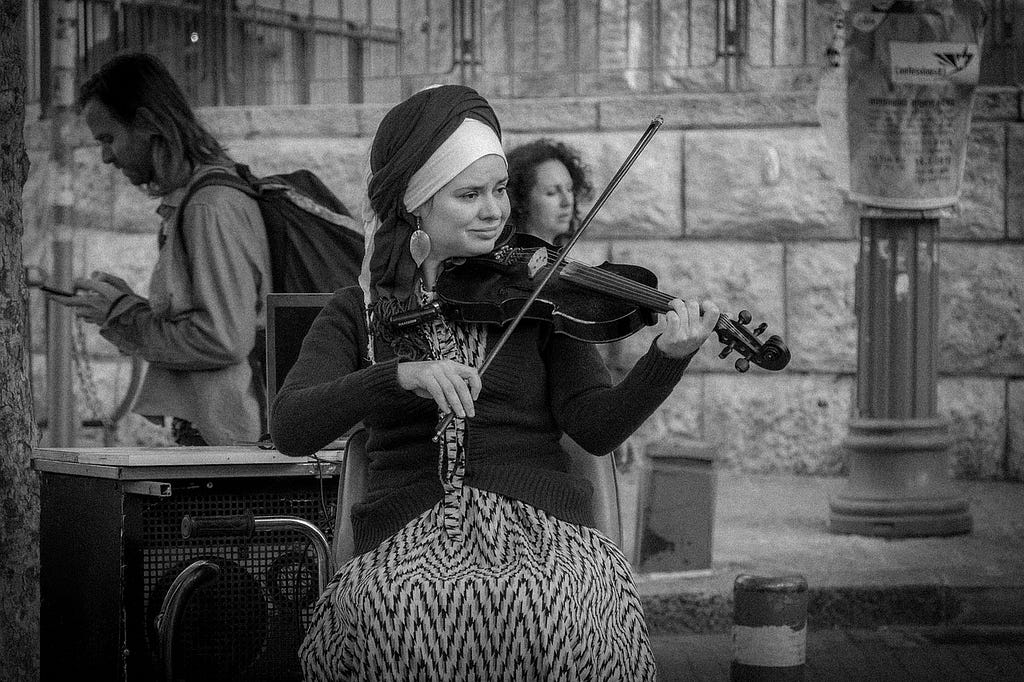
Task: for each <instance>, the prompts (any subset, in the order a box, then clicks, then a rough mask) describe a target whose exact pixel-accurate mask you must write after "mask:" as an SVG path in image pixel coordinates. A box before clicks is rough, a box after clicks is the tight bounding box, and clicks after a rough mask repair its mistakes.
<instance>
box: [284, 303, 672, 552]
mask: <svg viewBox="0 0 1024 682" xmlns="http://www.w3.org/2000/svg"><path fill="white" fill-rule="evenodd" d="M549 328H550V327H549V326H548V325H545V324H544V323H539V322H530V321H524V322H523V323H522V324H521V325H520V326H519V327H518V328H517V329H516V331H515V333H514V334H512V336H511V337H510V338H509V340H508V342H507V343H506V344H505V346H504V347H503V348H502V349H501V351H500V352H499V353H498V355H497V357H495V359H494V361H493V362H492V363H491V365H490V366H489V367H488V370H487V372H486V374H484V376H483V377H482V381H483V390H482V391H481V393H480V397H479V398H478V399H477V400H476V401H475V403H474V406H475V410H476V416H475V417H473V418H472V419H469V420H467V422H466V440H465V448H466V475H465V483H466V485H469V486H473V487H475V488H478V489H481V490H488V491H491V492H494V493H499V494H501V495H505V496H507V497H510V498H514V499H517V500H522V501H523V502H526V503H528V504H530V505H532V506H534V507H537V508H539V509H543V510H544V511H546V512H548V513H550V514H552V515H553V516H555V517H557V518H560V519H563V520H565V521H568V522H570V523H576V524H581V525H593V519H592V518H591V517H592V515H591V513H590V511H589V510H590V505H591V495H592V489H591V486H590V483H589V481H586V480H584V479H581V478H578V477H574V476H570V475H569V474H568V473H566V471H567V465H568V457H567V455H566V454H565V452H564V451H563V450H562V448H561V446H560V445H559V439H560V438H561V436H562V433H563V432H564V433H566V434H568V435H569V436H570V437H571V438H572V439H573V440H575V441H576V442H577V443H579V445H580V446H582V447H583V448H584V449H585V450H587V451H589V452H593V453H597V454H604V453H608V452H610V451H612V450H613V449H615V448H616V447H617V446H618V445H620V444H621V443H622V442H623V441H624V440H625V439H626V438H627V437H628V436H629V435H630V434H632V433H633V432H634V431H635V430H636V429H637V428H638V427H639V426H640V425H641V424H642V423H643V421H644V420H645V419H646V418H647V417H648V416H650V414H651V413H652V412H653V411H654V410H655V409H656V408H657V407H658V405H660V404H661V403H662V401H664V400H665V398H667V397H668V395H669V393H671V391H672V389H673V387H674V386H675V385H676V383H677V382H678V381H679V379H680V377H681V376H682V374H683V371H684V370H685V369H686V366H687V364H689V358H685V359H674V358H670V357H668V356H666V355H664V354H663V353H662V352H661V351H660V350H659V349H658V348H657V346H656V345H655V344H653V343H652V345H651V348H650V349H649V350H648V352H647V354H646V355H644V356H643V357H642V358H640V360H638V361H637V363H636V365H635V366H634V367H633V369H632V370H631V371H630V372H629V374H628V375H627V376H626V377H625V378H624V379H623V380H622V381H621V382H619V383H618V384H617V385H615V386H612V382H611V376H610V375H609V373H608V370H607V369H606V368H605V365H604V362H603V361H602V359H601V356H600V354H599V353H598V352H597V349H596V348H595V347H594V346H592V345H590V344H587V343H582V342H579V341H576V340H574V339H571V338H569V337H567V336H564V335H561V334H551V333H549V332H548V331H547V330H548V329H549ZM500 332H501V330H500V328H498V327H494V328H492V329H491V330H490V331H489V337H490V339H491V342H492V343H493V342H494V341H495V340H496V339H497V337H498V335H499V334H500ZM366 344H367V337H366V325H365V318H364V309H363V302H362V291H361V290H360V289H359V288H358V287H350V288H347V289H343V290H341V291H339V292H337V293H336V294H335V295H334V297H333V298H332V299H331V301H330V302H329V303H328V305H327V306H326V307H325V308H324V310H323V311H322V312H321V313H320V315H319V316H318V317H317V319H316V321H315V322H314V323H313V326H312V327H311V329H310V331H309V333H308V335H307V336H306V338H305V341H303V344H302V352H301V354H300V356H299V359H298V360H297V361H296V363H295V365H294V366H293V367H292V369H291V371H290V372H289V373H288V377H287V379H286V380H285V382H284V385H283V386H282V387H281V390H280V391H279V392H278V394H277V398H276V399H275V400H274V404H273V406H272V414H271V434H272V436H273V438H274V443H275V445H276V446H277V447H278V449H279V450H280V451H281V452H283V453H285V454H288V455H309V454H312V453H314V452H316V451H317V450H318V449H320V448H322V447H324V446H325V445H327V444H328V443H330V442H331V441H332V440H334V439H336V438H338V437H339V436H341V435H342V434H344V433H345V432H346V431H348V430H349V429H350V428H351V427H353V426H355V425H356V424H358V423H359V422H360V421H362V422H363V424H364V425H365V426H366V428H367V429H368V431H369V440H368V442H367V455H368V458H369V462H370V464H369V471H368V481H367V497H366V499H365V500H364V501H363V502H362V503H361V504H357V505H355V506H354V507H353V509H352V527H353V534H354V538H355V551H356V553H362V552H365V551H367V550H369V549H372V548H373V547H375V546H376V545H378V544H379V543H380V542H381V541H382V540H384V539H386V538H388V537H390V536H391V535H393V534H394V533H395V532H397V531H398V530H399V529H401V528H402V527H403V526H404V525H405V524H406V523H408V522H409V521H411V520H412V519H413V518H415V517H416V516H418V515H419V514H420V513H422V512H424V511H426V510H427V509H429V508H430V507H432V506H433V505H434V504H435V503H437V502H438V501H439V500H441V499H442V497H443V490H442V488H441V483H440V481H439V480H438V474H437V457H438V452H437V444H436V443H433V442H432V441H431V437H432V436H433V433H434V428H435V427H436V425H437V419H438V414H437V407H436V405H435V403H434V401H433V400H429V399H425V398H420V397H418V396H416V395H415V394H413V393H412V392H411V391H407V390H405V389H403V388H401V387H400V386H399V385H398V373H397V370H396V365H397V359H395V358H394V357H391V358H390V359H382V358H381V357H379V356H378V358H377V364H376V365H371V364H370V362H369V359H368V357H367V348H366ZM378 347H379V346H378Z"/></svg>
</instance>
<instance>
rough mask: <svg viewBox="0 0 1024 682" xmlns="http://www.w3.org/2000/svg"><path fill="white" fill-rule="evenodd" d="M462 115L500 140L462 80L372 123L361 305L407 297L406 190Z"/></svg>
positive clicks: (412, 223)
mask: <svg viewBox="0 0 1024 682" xmlns="http://www.w3.org/2000/svg"><path fill="white" fill-rule="evenodd" d="M466 118H473V119H476V120H478V121H481V122H482V123H484V124H486V125H487V126H489V127H490V128H491V129H492V130H493V131H494V134H495V135H497V136H498V139H499V141H500V138H501V128H500V127H499V125H498V119H497V118H496V117H495V115H494V110H493V109H491V105H490V104H488V103H487V100H485V99H484V98H483V97H481V96H480V95H479V94H478V93H477V92H476V91H475V90H473V89H472V88H468V87H465V86H462V85H441V86H436V87H432V88H428V89H426V90H421V91H420V92H418V93H416V94H415V95H413V96H412V97H410V98H409V99H407V100H405V101H404V102H402V103H401V104H398V105H396V106H395V107H394V108H392V109H391V111H389V112H388V113H387V114H386V115H385V116H384V119H383V120H382V121H381V123H380V126H379V127H378V128H377V133H376V135H375V136H374V138H373V145H372V146H371V148H370V170H369V175H368V179H367V198H368V200H369V208H370V209H371V211H369V212H367V215H364V216H363V217H364V221H365V222H366V225H365V226H364V227H365V236H366V246H367V248H366V250H365V255H364V263H363V273H362V276H361V277H360V285H361V286H362V287H363V292H364V296H365V299H366V303H367V307H370V306H372V305H373V304H376V303H377V302H378V301H379V300H380V299H382V298H390V299H394V300H396V301H398V302H400V303H401V304H404V303H406V302H408V301H409V300H410V299H411V298H412V295H413V291H412V287H413V284H414V279H415V275H416V264H415V262H413V260H412V255H411V254H410V253H409V237H410V236H411V235H412V233H413V231H414V230H415V229H416V219H415V217H414V216H413V215H412V214H411V213H409V211H408V210H407V208H406V206H405V199H406V191H407V189H408V188H409V183H410V181H411V180H412V178H413V176H414V175H415V174H416V172H417V171H418V170H420V168H421V167H422V166H423V165H424V164H425V163H426V162H427V161H428V159H430V158H431V156H432V155H433V154H434V152H435V151H437V149H438V148H439V147H440V146H441V145H442V144H443V143H444V142H445V141H446V140H447V139H448V138H449V137H451V136H452V134H453V133H454V132H455V131H456V130H457V129H458V128H459V127H460V126H461V124H462V122H463V121H464V120H465V119H466ZM450 179H451V178H449V180H450ZM445 183H447V180H446V181H445ZM435 191H436V190H435ZM410 208H416V207H415V206H413V207H410Z"/></svg>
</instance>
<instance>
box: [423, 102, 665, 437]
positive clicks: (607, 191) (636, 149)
mask: <svg viewBox="0 0 1024 682" xmlns="http://www.w3.org/2000/svg"><path fill="white" fill-rule="evenodd" d="M664 122H665V119H664V118H662V117H661V116H660V115H659V116H655V117H654V118H653V119H651V124H650V125H649V126H647V130H645V131H644V134H643V135H641V136H640V139H639V140H637V143H636V144H635V145H633V149H632V150H631V151H630V152H629V155H627V156H626V159H625V160H624V161H623V162H622V165H621V166H619V169H618V170H617V171H615V175H613V176H612V179H611V180H610V181H609V182H608V185H607V186H606V187H605V188H604V190H603V191H602V192H601V196H599V197H598V198H597V201H595V202H594V205H593V206H591V207H590V211H588V212H587V215H586V217H584V218H583V220H582V221H581V222H580V227H579V229H578V230H576V233H575V234H573V236H572V239H570V240H569V241H568V242H567V243H566V244H565V245H564V246H563V247H562V248H561V249H560V250H559V252H558V256H557V257H556V258H555V260H554V262H553V263H551V264H550V267H549V268H548V271H547V272H546V273H545V274H544V276H543V277H541V279H540V281H539V282H538V283H537V286H535V287H534V288H533V292H532V293H530V295H529V297H527V299H526V302H525V303H523V306H522V307H521V308H520V309H519V312H518V313H516V316H515V317H513V318H512V321H511V322H509V323H508V324H507V325H506V326H505V331H504V332H502V334H501V337H499V338H498V342H497V343H496V344H494V347H493V348H491V349H490V350H489V351H488V352H487V357H485V358H484V362H483V364H482V365H480V371H479V372H478V373H477V374H478V375H479V376H481V377H482V376H483V375H484V372H486V371H487V368H488V367H490V366H491V361H493V360H494V357H495V356H496V355H497V354H498V351H500V350H501V348H502V346H504V345H505V342H506V341H508V339H509V337H510V336H512V333H513V332H514V331H515V330H516V327H518V326H519V323H520V322H522V321H523V318H524V317H526V313H527V311H529V309H530V306H532V305H533V302H534V301H536V300H537V297H538V296H540V292H541V290H543V289H544V285H546V284H547V283H548V282H549V281H550V280H551V277H552V276H553V275H554V274H555V272H557V271H558V267H559V266H560V265H561V264H562V263H564V262H565V258H566V256H568V255H569V251H570V250H571V249H572V247H573V246H574V245H575V244H576V242H577V241H579V239H580V237H582V236H583V231H584V230H586V229H587V227H589V226H590V223H591V221H593V220H594V216H596V215H597V212H598V211H600V210H601V207H602V206H604V202H606V201H607V200H608V197H609V196H610V195H611V193H612V192H613V191H615V188H616V187H618V186H619V182H621V181H622V178H623V177H625V175H626V173H627V172H629V169H630V168H631V167H632V166H633V164H634V163H635V162H636V160H637V158H639V156H640V154H641V153H642V152H643V151H644V149H645V148H646V147H647V145H648V144H649V143H650V141H651V138H652V137H654V134H655V133H657V132H658V129H659V128H661V125H662V124H663V123H664ZM453 419H455V413H454V412H448V413H446V414H445V415H444V416H443V417H441V420H440V421H439V422H438V424H437V428H436V429H435V430H434V437H433V439H432V440H433V441H434V442H435V443H436V442H437V441H438V440H439V439H440V438H441V434H442V433H444V430H445V429H447V428H448V426H449V425H450V424H451V423H452V420H453Z"/></svg>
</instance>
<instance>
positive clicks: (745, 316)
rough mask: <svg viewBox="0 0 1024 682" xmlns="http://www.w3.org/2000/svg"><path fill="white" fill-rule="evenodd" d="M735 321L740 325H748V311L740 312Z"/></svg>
mask: <svg viewBox="0 0 1024 682" xmlns="http://www.w3.org/2000/svg"><path fill="white" fill-rule="evenodd" d="M737 319H739V321H740V324H750V311H749V310H741V311H740V313H739V315H738V316H737Z"/></svg>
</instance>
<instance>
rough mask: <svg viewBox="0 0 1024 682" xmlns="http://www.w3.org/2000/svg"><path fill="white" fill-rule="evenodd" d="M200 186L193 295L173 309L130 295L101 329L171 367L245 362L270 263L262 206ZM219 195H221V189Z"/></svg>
mask: <svg viewBox="0 0 1024 682" xmlns="http://www.w3.org/2000/svg"><path fill="white" fill-rule="evenodd" d="M204 191H205V190H200V193H197V194H196V198H195V200H194V201H191V202H189V203H188V205H187V206H185V208H184V210H185V220H184V223H185V225H187V226H188V229H186V230H183V232H184V238H185V241H186V244H187V250H186V253H187V254H188V255H187V258H188V265H187V268H188V272H187V273H184V274H183V275H182V277H184V278H185V279H186V280H188V289H187V291H188V296H189V299H190V300H185V301H182V302H181V306H180V307H176V308H177V309H175V310H173V311H172V312H171V314H166V315H163V314H157V313H156V312H155V311H154V310H153V308H152V307H151V305H150V301H148V300H146V299H144V298H141V297H139V296H134V295H130V296H126V297H123V298H122V299H121V300H119V301H118V302H117V303H116V304H115V305H114V306H112V308H111V310H110V311H109V312H108V315H107V320H106V321H105V322H104V324H103V325H102V326H101V328H100V334H101V335H102V336H103V337H104V338H106V339H107V340H108V341H110V342H111V343H113V344H114V345H115V346H117V347H118V348H119V349H121V350H122V351H124V352H126V353H128V354H130V355H138V356H141V357H142V358H143V359H145V360H146V361H147V362H149V363H150V364H153V365H155V366H159V367H165V368H168V369H183V370H205V369H218V368H220V367H226V366H228V365H233V364H237V363H240V362H244V361H245V360H246V358H247V357H248V354H249V352H250V351H251V350H252V347H253V343H254V340H255V339H256V332H257V311H258V310H260V309H261V307H262V305H263V304H262V291H263V290H264V289H265V288H266V287H267V286H268V284H269V282H267V281H264V278H265V276H266V275H265V273H264V270H265V268H266V266H265V265H264V261H266V260H267V255H266V248H267V247H266V245H265V244H266V238H265V237H264V236H263V232H264V228H263V224H262V218H261V217H260V215H259V209H258V208H257V207H256V204H255V202H253V201H252V200H251V199H249V198H248V197H245V196H244V195H241V194H240V193H237V192H234V191H233V190H229V191H232V192H233V193H234V194H238V196H237V197H234V196H229V199H230V200H229V201H220V202H216V201H213V200H212V199H211V198H207V195H208V194H210V193H209V192H207V193H206V194H201V193H202V192H204ZM218 196H219V195H218Z"/></svg>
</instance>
